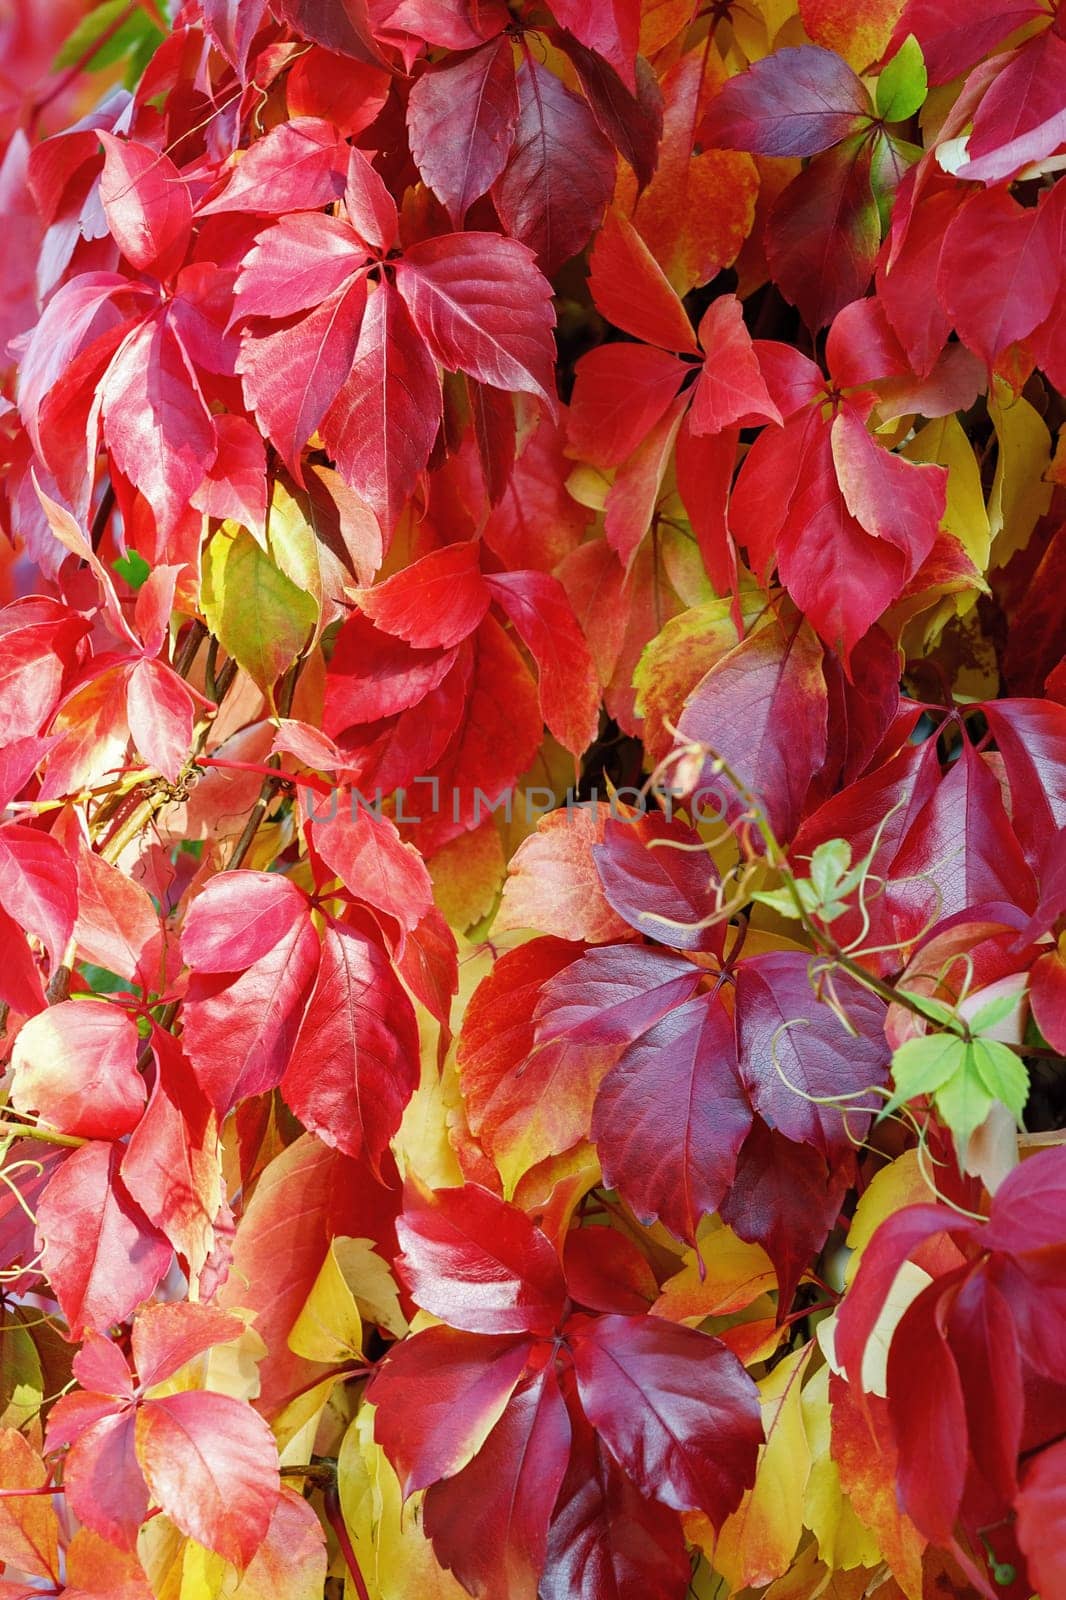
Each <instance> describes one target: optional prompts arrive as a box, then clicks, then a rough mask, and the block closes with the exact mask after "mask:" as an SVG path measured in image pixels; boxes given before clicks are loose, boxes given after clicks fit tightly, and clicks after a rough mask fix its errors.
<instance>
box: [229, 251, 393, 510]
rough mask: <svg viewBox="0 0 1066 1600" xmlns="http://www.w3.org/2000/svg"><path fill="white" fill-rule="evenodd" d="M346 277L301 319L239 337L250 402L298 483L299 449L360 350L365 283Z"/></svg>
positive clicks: (316, 425) (319, 418)
mask: <svg viewBox="0 0 1066 1600" xmlns="http://www.w3.org/2000/svg"><path fill="white" fill-rule="evenodd" d="M342 265H343V263H338V269H337V270H338V272H339V271H340V270H341V266H342ZM348 277H350V274H349V275H347V276H346V281H345V283H344V284H342V286H341V288H339V289H337V290H335V291H334V293H333V294H331V295H330V296H329V298H328V299H326V300H323V301H322V303H321V305H319V306H317V307H316V308H315V310H314V311H312V312H311V313H310V315H308V316H306V317H303V318H302V319H301V320H300V321H299V322H296V323H294V324H292V325H291V326H290V327H286V328H280V329H277V330H275V331H271V332H267V333H260V332H258V331H256V330H249V331H247V332H246V333H245V334H244V336H243V338H242V340H241V354H240V359H239V362H238V366H239V368H240V373H241V377H242V379H243V381H244V392H245V396H246V398H247V402H248V405H249V406H250V407H251V409H252V410H253V411H254V412H255V414H256V419H257V421H258V422H259V425H260V427H261V428H262V429H263V431H264V433H266V434H268V435H269V437H270V439H271V440H272V441H273V443H274V444H275V445H276V446H277V448H278V450H279V451H280V452H281V455H282V457H283V459H284V461H285V463H286V465H287V466H288V467H289V469H290V471H291V472H292V473H293V475H294V477H295V478H296V480H297V482H298V483H302V482H303V470H302V467H301V463H300V452H301V450H302V449H303V447H304V445H305V444H306V443H307V441H308V439H310V437H311V435H312V434H313V433H314V432H315V431H316V430H317V429H318V427H319V424H320V423H321V422H322V419H323V417H324V416H325V415H326V413H327V411H328V410H329V408H330V406H331V405H332V404H333V402H334V400H335V399H336V397H337V394H338V392H339V391H340V389H341V386H342V385H343V384H344V382H345V381H346V379H348V377H349V374H350V373H351V369H352V363H353V361H354V360H355V359H356V355H357V351H358V349H359V341H360V338H361V335H362V330H363V323H364V320H365V316H366V314H367V305H368V302H367V283H366V278H365V277H364V276H362V275H360V276H358V277H356V278H354V279H351V281H347V280H348ZM375 298H376V297H375ZM239 304H240V300H239V299H238V305H239Z"/></svg>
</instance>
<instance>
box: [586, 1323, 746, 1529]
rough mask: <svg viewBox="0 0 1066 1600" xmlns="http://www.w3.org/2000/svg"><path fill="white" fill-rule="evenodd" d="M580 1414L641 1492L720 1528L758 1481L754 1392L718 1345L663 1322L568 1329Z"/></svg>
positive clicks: (740, 1369)
mask: <svg viewBox="0 0 1066 1600" xmlns="http://www.w3.org/2000/svg"><path fill="white" fill-rule="evenodd" d="M571 1340H572V1342H571V1350H572V1354H573V1361H574V1371H575V1373H576V1374H577V1386H578V1393H579V1394H580V1396H581V1405H582V1409H583V1410H584V1412H585V1415H586V1416H587V1417H588V1419H589V1421H590V1422H591V1423H592V1426H593V1427H594V1428H595V1429H596V1431H597V1432H598V1433H599V1434H600V1435H601V1437H602V1439H603V1442H604V1443H605V1444H606V1446H607V1448H608V1450H610V1452H611V1454H612V1455H613V1456H614V1458H615V1460H616V1461H618V1463H619V1464H620V1465H621V1467H622V1468H623V1470H624V1471H625V1472H626V1473H628V1475H629V1476H630V1477H631V1478H632V1479H633V1482H634V1483H635V1484H636V1486H637V1488H638V1489H640V1490H641V1491H642V1493H644V1494H647V1495H649V1496H651V1497H653V1498H654V1499H656V1500H661V1501H662V1502H663V1504H664V1505H668V1506H672V1507H673V1508H674V1510H676V1511H691V1510H699V1511H703V1512H704V1513H705V1514H706V1515H707V1516H708V1517H709V1518H710V1520H711V1521H712V1522H713V1523H714V1525H715V1526H716V1527H718V1526H719V1525H720V1524H721V1523H722V1522H723V1521H724V1520H725V1518H726V1517H727V1516H728V1515H729V1513H730V1512H731V1511H733V1510H735V1509H736V1506H737V1504H738V1503H739V1501H740V1497H741V1495H742V1494H743V1492H744V1490H745V1489H746V1488H748V1487H749V1486H750V1485H751V1483H752V1481H753V1480H754V1477H755V1460H756V1456H757V1454H758V1449H759V1444H760V1443H761V1441H762V1420H761V1416H760V1412H759V1402H758V1395H757V1391H756V1388H755V1385H754V1383H753V1382H752V1380H751V1379H750V1378H749V1377H748V1375H747V1373H746V1372H745V1371H744V1368H743V1367H742V1366H741V1365H740V1362H739V1361H738V1360H737V1358H736V1356H734V1355H733V1354H732V1352H731V1351H729V1350H727V1349H726V1348H725V1346H724V1345H723V1344H721V1343H720V1341H719V1340H717V1339H712V1338H709V1337H708V1336H707V1335H706V1334H703V1333H698V1332H697V1331H696V1330H695V1329H694V1328H685V1327H680V1326H678V1325H677V1324H675V1323H670V1322H665V1321H663V1319H662V1318H661V1317H653V1316H647V1317H617V1316H606V1317H600V1318H599V1319H598V1320H597V1321H595V1322H588V1323H586V1322H584V1320H582V1323H581V1324H580V1325H576V1326H574V1328H573V1333H572V1335H571Z"/></svg>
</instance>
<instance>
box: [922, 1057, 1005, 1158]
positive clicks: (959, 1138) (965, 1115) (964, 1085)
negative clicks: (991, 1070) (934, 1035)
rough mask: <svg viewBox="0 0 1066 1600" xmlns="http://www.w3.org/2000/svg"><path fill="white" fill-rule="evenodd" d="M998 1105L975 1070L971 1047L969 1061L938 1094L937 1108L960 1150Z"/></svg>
mask: <svg viewBox="0 0 1066 1600" xmlns="http://www.w3.org/2000/svg"><path fill="white" fill-rule="evenodd" d="M994 1104H995V1097H994V1096H993V1095H990V1094H989V1093H988V1090H987V1089H986V1088H985V1086H984V1084H983V1083H982V1082H981V1079H980V1078H979V1077H978V1075H977V1073H976V1072H975V1071H974V1070H973V1065H972V1057H971V1055H970V1053H969V1049H968V1047H967V1054H966V1063H965V1064H964V1065H963V1067H961V1068H960V1070H959V1071H958V1072H956V1074H955V1076H954V1077H953V1078H952V1079H951V1081H950V1083H946V1084H945V1085H944V1087H943V1088H942V1089H940V1090H938V1091H937V1095H936V1108H937V1111H938V1112H939V1113H940V1116H941V1119H942V1120H943V1121H944V1122H945V1123H946V1124H947V1126H948V1127H949V1128H950V1129H951V1131H952V1133H953V1134H954V1135H955V1139H956V1142H957V1144H958V1145H959V1147H960V1149H961V1147H962V1146H963V1145H965V1144H966V1143H967V1141H968V1140H969V1138H970V1135H971V1134H972V1133H974V1131H975V1130H976V1129H977V1128H979V1127H980V1126H981V1124H982V1122H984V1120H985V1118H986V1117H987V1116H988V1113H989V1112H990V1111H991V1109H992V1107H993V1105H994Z"/></svg>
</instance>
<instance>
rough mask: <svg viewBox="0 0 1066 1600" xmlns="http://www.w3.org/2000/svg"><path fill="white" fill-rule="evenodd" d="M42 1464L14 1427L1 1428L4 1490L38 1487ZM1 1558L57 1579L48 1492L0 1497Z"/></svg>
mask: <svg viewBox="0 0 1066 1600" xmlns="http://www.w3.org/2000/svg"><path fill="white" fill-rule="evenodd" d="M46 1477H47V1475H46V1473H45V1470H44V1463H43V1461H42V1460H41V1458H40V1456H39V1455H38V1454H37V1452H36V1450H34V1449H32V1448H31V1446H30V1445H28V1444H27V1443H26V1440H25V1439H24V1438H23V1437H22V1435H21V1433H16V1432H15V1429H14V1428H3V1429H0V1484H2V1485H3V1487H4V1488H5V1489H39V1488H40V1487H41V1486H42V1485H43V1484H44V1483H45V1481H46ZM0 1561H4V1562H7V1563H9V1564H10V1565H11V1566H13V1567H18V1568H20V1569H21V1570H22V1571H23V1572H27V1573H31V1574H32V1575H33V1576H34V1577H35V1578H51V1579H53V1580H54V1581H58V1578H59V1519H58V1518H57V1516H56V1513H55V1508H54V1507H53V1505H52V1499H51V1496H50V1495H46V1494H34V1495H16V1494H13V1495H9V1496H5V1497H4V1498H3V1499H0Z"/></svg>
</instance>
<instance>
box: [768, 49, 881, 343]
mask: <svg viewBox="0 0 1066 1600" xmlns="http://www.w3.org/2000/svg"><path fill="white" fill-rule="evenodd" d="M783 53H784V52H778V53H777V54H776V55H774V56H771V57H769V60H771V61H777V60H780V57H781V55H782V54H783ZM871 149H872V147H871V145H870V143H869V141H868V140H866V139H859V138H855V139H850V140H848V142H847V143H845V144H842V145H840V146H839V148H838V149H836V150H833V151H832V152H827V153H826V154H825V155H822V156H819V157H817V158H816V159H815V160H814V161H812V162H811V164H810V166H808V167H807V168H806V169H805V170H804V171H803V172H801V173H800V174H799V176H798V177H796V178H793V180H792V182H791V183H790V184H789V185H788V187H787V188H786V189H783V190H782V191H781V193H780V195H779V196H778V198H777V199H776V200H775V202H774V204H773V207H772V209H771V211H770V215H769V217H768V219H767V223H766V237H765V250H766V260H767V264H768V266H769V268H770V274H771V276H772V277H773V280H774V282H775V283H776V284H777V286H778V288H779V289H780V290H781V293H782V294H783V295H784V296H785V299H786V300H789V301H791V302H792V304H793V305H794V306H795V307H796V308H797V309H798V311H799V312H800V315H801V316H802V317H803V320H804V322H806V324H807V326H808V327H809V328H810V329H811V330H812V332H817V331H818V330H819V329H820V328H823V327H824V326H825V324H826V323H827V322H832V320H833V318H834V317H835V316H836V314H837V312H838V311H840V310H841V309H842V308H843V307H844V306H846V305H847V304H848V303H849V302H850V301H852V300H857V299H858V298H859V297H860V296H861V295H863V294H865V292H866V289H867V286H868V285H869V282H870V278H871V276H872V274H873V270H874V262H875V260H876V259H877V249H878V246H879V244H880V243H881V226H880V222H879V219H878V212H877V202H876V200H875V199H874V194H873V189H872V187H871V180H870V164H871Z"/></svg>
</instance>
